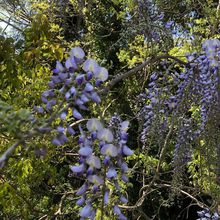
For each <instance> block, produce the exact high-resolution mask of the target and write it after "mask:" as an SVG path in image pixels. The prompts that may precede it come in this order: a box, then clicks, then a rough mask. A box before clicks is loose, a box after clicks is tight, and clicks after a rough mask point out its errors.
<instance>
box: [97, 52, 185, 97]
mask: <svg viewBox="0 0 220 220" xmlns="http://www.w3.org/2000/svg"><path fill="white" fill-rule="evenodd" d="M162 59H172V60H175V61H176V62H178V63H179V64H181V65H184V66H187V65H188V63H186V62H184V61H182V60H180V59H178V58H177V57H174V56H171V55H169V54H164V55H160V56H157V57H153V58H149V59H148V60H146V61H145V62H143V63H142V64H140V65H139V66H136V67H135V68H133V69H131V70H129V71H127V72H125V73H122V74H120V75H117V76H116V77H115V78H114V79H113V80H111V81H110V82H109V83H108V85H107V86H106V87H105V88H103V89H102V90H101V91H100V92H99V93H101V94H102V93H107V92H108V91H109V90H110V89H111V88H112V87H114V86H115V85H116V84H117V83H119V82H120V81H121V80H123V79H126V78H128V77H130V76H133V75H134V74H135V73H136V72H138V71H139V70H141V69H143V68H144V67H146V66H148V65H149V64H153V63H155V62H157V61H159V60H162Z"/></svg>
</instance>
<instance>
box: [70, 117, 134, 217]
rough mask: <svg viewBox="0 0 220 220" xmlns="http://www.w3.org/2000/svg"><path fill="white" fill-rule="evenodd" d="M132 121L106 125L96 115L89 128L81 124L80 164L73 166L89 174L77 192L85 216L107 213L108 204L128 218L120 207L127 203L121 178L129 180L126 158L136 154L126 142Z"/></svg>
mask: <svg viewBox="0 0 220 220" xmlns="http://www.w3.org/2000/svg"><path fill="white" fill-rule="evenodd" d="M128 125H129V123H128V121H124V122H120V123H119V124H118V125H117V127H115V128H112V127H111V128H105V127H104V125H103V124H102V123H101V122H100V120H98V119H96V118H92V119H90V120H88V122H87V124H86V128H87V129H86V130H87V131H85V130H83V129H82V128H80V130H81V136H80V138H79V143H80V149H79V151H78V153H79V156H80V159H79V164H78V165H75V166H72V167H71V170H72V171H73V172H74V173H76V174H77V175H82V176H84V177H85V182H84V184H83V185H82V186H81V187H80V188H79V189H78V191H77V193H76V195H77V196H80V198H79V199H78V201H77V205H78V206H80V207H82V208H81V209H80V212H79V215H80V217H81V219H87V218H89V219H94V218H95V216H96V213H97V210H98V209H99V211H101V213H102V215H103V216H104V215H107V214H108V213H106V211H105V210H107V209H106V207H109V208H111V210H113V213H114V214H115V215H118V218H119V219H126V217H125V216H124V215H123V213H122V212H121V211H120V209H119V207H118V205H119V204H123V203H127V198H126V197H125V196H124V195H123V190H122V189H121V187H120V184H119V181H118V180H119V179H122V181H124V183H127V182H128V177H127V171H128V166H127V164H126V162H125V158H126V157H127V156H130V155H132V154H133V151H132V150H131V149H130V148H129V147H128V146H127V145H126V142H127V138H128V134H127V130H128ZM110 201H111V203H110ZM101 204H104V207H103V205H101ZM111 204H115V205H114V206H112V205H111ZM98 207H102V208H98Z"/></svg>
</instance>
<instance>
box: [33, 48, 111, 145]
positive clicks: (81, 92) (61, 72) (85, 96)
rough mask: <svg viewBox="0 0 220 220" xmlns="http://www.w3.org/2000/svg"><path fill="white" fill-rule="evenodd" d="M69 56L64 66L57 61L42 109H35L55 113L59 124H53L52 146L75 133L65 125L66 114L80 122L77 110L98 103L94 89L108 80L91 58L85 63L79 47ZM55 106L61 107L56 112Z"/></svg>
mask: <svg viewBox="0 0 220 220" xmlns="http://www.w3.org/2000/svg"><path fill="white" fill-rule="evenodd" d="M69 54H70V56H69V57H68V58H67V59H66V61H65V63H64V65H63V64H62V63H61V62H58V61H57V63H56V68H55V69H54V70H53V75H52V76H51V79H50V81H49V83H48V86H49V88H50V89H49V90H47V91H45V92H44V93H43V94H42V102H43V106H41V107H36V108H35V109H36V110H37V112H38V113H44V112H45V111H47V112H48V113H49V114H52V113H54V112H55V111H57V110H58V118H60V124H59V125H56V127H55V129H54V130H55V132H56V136H55V137H54V139H53V140H52V143H53V144H54V145H56V146H60V145H63V144H64V143H65V142H67V141H68V138H67V135H66V134H67V133H68V134H69V135H74V134H75V131H74V130H73V128H72V127H71V126H69V125H68V124H66V120H65V119H66V117H67V116H70V115H69V112H72V116H73V118H74V119H75V120H80V119H83V114H82V113H81V111H82V110H87V109H88V108H87V106H86V105H87V103H88V102H89V101H92V102H95V103H100V102H101V99H100V97H99V95H98V93H97V92H96V87H99V86H100V85H101V84H102V83H103V82H104V81H106V80H107V78H108V71H107V69H106V68H104V67H100V66H99V65H98V64H97V62H96V61H95V60H93V59H87V60H85V53H84V51H83V50H82V49H81V48H80V47H75V48H73V49H72V50H71V51H70V53H69ZM62 103H63V104H62ZM59 105H61V108H62V111H60V112H59V109H57V108H58V106H59Z"/></svg>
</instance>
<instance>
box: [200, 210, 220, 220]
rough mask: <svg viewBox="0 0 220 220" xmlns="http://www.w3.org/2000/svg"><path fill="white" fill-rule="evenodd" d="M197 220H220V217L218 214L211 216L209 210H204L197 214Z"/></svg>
mask: <svg viewBox="0 0 220 220" xmlns="http://www.w3.org/2000/svg"><path fill="white" fill-rule="evenodd" d="M197 214H198V217H199V218H197V220H218V219H219V218H220V217H219V215H218V213H217V212H215V213H213V214H211V213H210V211H209V209H203V210H202V211H198V212H197Z"/></svg>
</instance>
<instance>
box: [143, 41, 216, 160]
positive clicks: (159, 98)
mask: <svg viewBox="0 0 220 220" xmlns="http://www.w3.org/2000/svg"><path fill="white" fill-rule="evenodd" d="M202 49H203V51H201V53H200V54H199V53H193V54H187V55H186V58H187V60H188V65H187V66H186V67H185V70H184V71H183V72H182V73H177V72H175V70H172V69H171V68H169V69H168V68H167V67H166V64H164V65H165V68H164V71H163V73H162V74H161V73H160V72H156V73H153V74H152V75H151V78H150V82H149V84H148V90H147V92H146V94H145V103H146V104H145V105H144V107H143V109H142V110H141V113H140V117H141V118H143V121H144V125H143V131H142V134H141V140H142V142H143V144H144V146H145V144H146V142H147V141H148V139H149V138H150V137H151V138H152V136H153V135H155V128H156V129H157V130H160V132H162V130H163V129H162V126H161V128H158V127H156V125H157V124H158V120H160V119H161V118H163V119H164V121H172V120H171V118H172V117H177V118H178V125H177V128H178V129H177V133H176V144H175V150H174V161H182V160H184V161H186V160H187V158H189V153H190V149H189V146H190V144H191V143H192V142H193V141H194V140H195V139H196V138H198V137H199V135H200V134H201V133H202V132H203V131H204V130H205V128H206V124H207V122H208V118H209V115H210V114H212V110H213V109H214V107H215V105H216V103H217V99H218V97H217V96H218V93H217V91H218V71H219V62H220V60H219V56H220V41H219V40H217V39H213V40H206V41H205V42H204V43H203V45H202ZM165 70H166V71H165ZM161 82H162V83H161ZM193 107H194V108H195V107H196V108H199V109H200V111H199V116H197V117H192V116H190V114H188V113H189V112H190V111H192V108H193ZM152 128H154V132H152ZM152 134H153V135H152ZM181 152H182V153H181ZM179 154H183V157H182V158H181V160H179V158H178V155H179ZM182 162H183V161H182Z"/></svg>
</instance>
